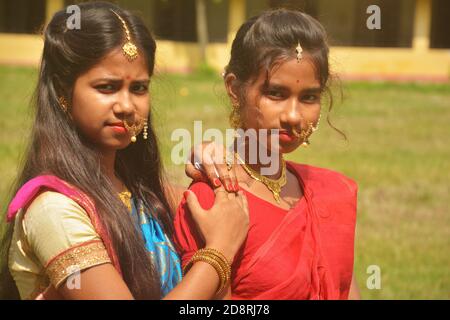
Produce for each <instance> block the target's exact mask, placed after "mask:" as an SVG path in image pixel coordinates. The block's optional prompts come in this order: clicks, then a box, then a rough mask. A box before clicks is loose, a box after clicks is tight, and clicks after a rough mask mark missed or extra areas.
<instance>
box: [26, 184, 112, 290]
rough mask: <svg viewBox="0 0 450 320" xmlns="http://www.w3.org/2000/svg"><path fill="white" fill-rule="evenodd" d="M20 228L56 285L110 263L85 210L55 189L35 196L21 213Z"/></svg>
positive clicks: (43, 268)
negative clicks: (70, 277)
mask: <svg viewBox="0 0 450 320" xmlns="http://www.w3.org/2000/svg"><path fill="white" fill-rule="evenodd" d="M23 230H24V234H25V237H26V240H27V242H28V244H29V246H30V250H32V252H33V254H34V255H35V256H36V258H37V260H38V262H39V264H40V265H41V267H42V270H43V271H44V270H45V272H46V274H47V275H48V276H49V278H50V280H51V282H52V284H53V285H55V286H57V285H59V284H61V282H62V281H63V280H65V279H67V277H68V276H69V275H71V274H73V273H75V272H79V271H82V270H84V269H86V268H89V267H92V266H95V265H98V264H101V263H107V262H110V260H109V257H108V255H107V252H106V249H105V247H104V245H103V242H102V239H101V238H100V236H99V235H98V233H97V231H96V230H95V228H94V226H93V224H92V222H91V220H90V218H89V216H88V214H87V213H86V211H85V210H84V209H83V208H82V207H81V206H79V205H78V203H76V202H75V201H73V200H72V199H70V198H68V197H66V196H64V195H62V194H59V193H57V192H52V191H46V192H43V193H42V194H40V195H39V196H38V197H36V199H35V200H34V201H33V202H32V203H31V205H30V206H29V207H28V209H27V211H26V213H25V215H24V218H23Z"/></svg>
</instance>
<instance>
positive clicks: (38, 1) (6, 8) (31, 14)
mask: <svg viewBox="0 0 450 320" xmlns="http://www.w3.org/2000/svg"><path fill="white" fill-rule="evenodd" d="M45 7H46V1H45V0H34V1H28V0H14V1H11V0H0V32H3V33H38V32H39V31H40V30H41V28H42V26H43V25H44V23H45Z"/></svg>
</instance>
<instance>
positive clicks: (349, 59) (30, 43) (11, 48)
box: [0, 0, 450, 81]
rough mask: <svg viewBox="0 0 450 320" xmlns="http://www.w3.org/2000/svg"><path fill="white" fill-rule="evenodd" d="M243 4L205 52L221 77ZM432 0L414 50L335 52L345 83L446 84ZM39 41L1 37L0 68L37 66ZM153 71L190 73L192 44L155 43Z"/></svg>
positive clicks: (195, 59) (448, 62) (55, 5)
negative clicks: (432, 44)
mask: <svg viewBox="0 0 450 320" xmlns="http://www.w3.org/2000/svg"><path fill="white" fill-rule="evenodd" d="M47 2H48V3H47V20H48V19H49V18H50V17H51V16H52V15H53V13H54V12H55V11H56V10H59V9H60V8H61V7H62V6H63V1H62V0H47ZM245 10H246V8H245V5H244V1H241V0H230V8H229V21H228V25H229V31H228V42H229V43H228V44H226V43H211V44H209V45H208V47H207V52H206V56H207V61H208V64H209V65H210V66H211V67H213V68H214V69H216V70H217V71H218V72H221V71H222V70H223V68H224V66H225V65H226V64H227V63H228V59H229V52H230V46H231V41H232V39H233V38H234V34H235V33H236V31H237V29H238V27H239V26H240V25H241V24H242V22H243V21H244V19H245ZM430 24H431V0H416V13H415V17H414V35H413V47H412V48H405V49H403V48H402V49H398V48H367V47H333V48H331V56H330V60H331V65H332V68H333V71H334V72H337V73H338V74H339V75H340V76H341V77H342V78H343V79H387V80H425V81H449V80H450V49H449V50H433V49H429V34H430ZM42 45H43V43H42V38H41V36H37V35H18V34H0V64H12V65H35V66H36V65H38V63H39V60H40V56H41V52H42ZM157 45H158V49H157V55H156V64H157V70H159V71H161V72H164V71H172V72H188V71H191V70H193V69H195V68H196V67H197V66H198V65H199V63H200V60H201V59H200V51H199V49H198V47H197V44H196V43H186V42H174V41H163V40H160V41H158V43H157Z"/></svg>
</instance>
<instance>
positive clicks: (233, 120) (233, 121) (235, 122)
mask: <svg viewBox="0 0 450 320" xmlns="http://www.w3.org/2000/svg"><path fill="white" fill-rule="evenodd" d="M239 109H240V106H239V103H236V104H233V106H232V110H231V114H230V119H229V120H230V126H231V127H232V128H233V129H237V128H239V127H240V126H241V117H240V114H239Z"/></svg>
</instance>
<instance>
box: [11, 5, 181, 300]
mask: <svg viewBox="0 0 450 320" xmlns="http://www.w3.org/2000/svg"><path fill="white" fill-rule="evenodd" d="M78 6H79V8H80V12H81V25H80V26H81V28H80V29H79V30H78V29H73V30H72V29H70V28H68V26H67V24H66V21H67V19H68V17H69V14H68V13H66V11H65V10H61V11H59V12H57V13H56V14H55V15H54V16H53V18H52V20H51V21H50V23H49V24H48V26H47V27H46V29H45V31H44V39H45V43H44V51H43V55H42V61H41V65H40V72H39V79H38V84H37V88H36V91H35V95H34V100H33V105H34V106H35V108H36V109H35V113H36V116H35V121H34V125H33V128H32V131H31V139H30V145H29V147H28V150H27V151H26V154H25V158H24V166H23V169H22V171H21V173H20V175H19V176H18V179H17V182H16V185H15V187H14V188H13V191H14V192H13V194H15V193H16V192H17V191H18V189H19V188H20V187H21V186H22V185H23V184H24V183H25V182H27V181H28V180H30V179H32V178H33V177H36V176H38V175H41V174H51V175H55V176H57V177H59V178H61V179H63V180H64V181H66V182H68V183H70V184H72V185H74V186H76V187H77V188H79V189H80V190H81V191H83V192H84V193H86V194H87V195H88V196H89V197H90V198H91V199H92V200H93V201H94V203H95V206H96V210H97V211H98V214H99V216H100V218H101V221H102V223H103V224H104V226H105V227H106V231H107V233H108V235H109V236H110V238H111V240H112V244H113V248H114V250H115V251H116V253H117V255H118V258H119V262H120V266H121V269H122V272H123V278H124V281H125V282H126V284H127V285H128V287H129V289H130V291H131V293H132V294H133V296H134V298H136V299H159V298H161V292H160V291H161V290H160V281H159V275H158V272H157V270H156V268H155V266H154V265H153V264H152V262H151V259H150V255H149V254H148V252H147V251H146V248H145V244H144V240H143V239H142V237H141V235H140V233H139V232H138V231H137V228H136V226H135V224H134V222H133V221H132V218H131V215H130V214H129V213H128V212H127V210H126V208H125V206H124V205H123V204H122V203H121V201H120V199H119V198H118V196H117V194H116V193H115V191H114V189H113V185H112V182H111V181H110V180H109V179H108V177H107V176H106V175H105V174H104V173H103V171H102V167H101V164H100V162H99V159H100V157H99V153H98V151H97V150H96V149H95V148H94V147H93V146H92V145H91V144H90V143H89V142H88V141H85V140H83V137H82V136H81V134H80V133H79V132H78V131H77V128H76V127H75V125H74V123H73V122H72V121H71V119H70V117H69V116H68V115H67V114H66V113H65V112H64V111H63V110H62V108H61V106H60V103H59V101H58V99H59V98H60V97H61V96H63V97H65V98H66V100H67V102H68V104H69V105H70V104H71V97H72V92H73V87H74V84H75V81H76V79H77V77H78V76H80V75H81V74H82V73H83V72H86V71H87V70H89V69H90V68H91V67H93V66H94V65H95V64H96V63H98V62H99V61H100V60H101V59H102V58H103V57H105V56H106V55H107V54H108V53H109V52H111V51H112V50H114V49H116V48H118V47H120V46H122V45H123V43H124V42H125V33H124V29H123V27H122V24H121V21H120V20H119V19H118V18H117V16H115V14H114V13H113V12H112V11H111V10H113V11H114V12H116V13H117V14H119V15H120V16H121V17H122V18H123V19H124V20H125V22H126V24H127V25H128V28H129V30H130V33H131V37H132V40H133V42H134V43H136V45H137V46H138V48H139V52H140V54H143V55H144V56H145V60H146V63H147V67H148V73H149V75H150V76H151V75H152V74H153V69H154V64H155V50H156V43H155V40H154V38H153V37H152V35H151V34H150V32H149V30H148V29H147V28H146V26H145V25H144V23H143V21H142V20H141V19H140V18H139V17H137V16H136V15H133V14H131V13H130V12H128V11H125V10H123V9H121V8H120V7H118V6H116V5H114V4H111V3H108V2H87V3H81V4H79V5H78ZM148 123H149V126H148V138H147V140H143V139H142V138H141V137H138V139H137V142H136V143H134V144H130V145H129V146H128V147H126V148H125V149H123V150H118V151H117V155H116V163H115V169H116V174H117V175H118V176H119V177H120V178H121V179H122V180H123V181H124V183H125V184H126V186H127V187H128V189H129V190H130V191H131V192H132V194H133V196H135V197H137V198H140V199H141V200H142V201H143V202H144V204H145V205H146V206H147V207H148V208H149V210H150V211H151V212H152V214H154V216H155V218H156V219H158V221H160V223H161V224H162V227H163V229H164V231H165V232H166V234H168V235H169V237H171V236H172V234H173V230H172V223H171V221H172V219H171V213H170V207H169V204H168V200H167V198H166V196H165V192H164V174H163V168H162V163H161V157H160V154H159V148H158V142H157V138H156V136H155V133H154V131H153V128H152V124H151V123H152V115H151V112H150V114H149V117H148ZM8 237H9V240H8V239H7V242H8V241H9V242H10V241H11V240H10V237H11V231H10V232H9V234H8Z"/></svg>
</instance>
